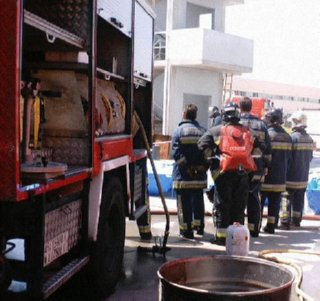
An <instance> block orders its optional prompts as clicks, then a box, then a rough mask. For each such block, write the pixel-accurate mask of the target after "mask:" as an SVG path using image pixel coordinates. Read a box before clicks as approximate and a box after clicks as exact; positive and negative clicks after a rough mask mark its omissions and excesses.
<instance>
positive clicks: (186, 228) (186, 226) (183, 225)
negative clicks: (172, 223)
mask: <svg viewBox="0 0 320 301" xmlns="http://www.w3.org/2000/svg"><path fill="white" fill-rule="evenodd" d="M179 229H180V230H181V231H187V230H188V225H187V224H186V223H182V224H180V225H179Z"/></svg>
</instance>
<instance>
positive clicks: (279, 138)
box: [261, 109, 292, 234]
mask: <svg viewBox="0 0 320 301" xmlns="http://www.w3.org/2000/svg"><path fill="white" fill-rule="evenodd" d="M267 119H268V120H269V124H268V133H269V136H270V139H271V148H272V151H271V157H272V158H271V163H270V165H269V169H268V174H267V175H266V177H265V180H264V183H263V184H262V186H261V211H262V212H263V207H264V204H265V201H266V199H268V220H267V224H266V226H265V227H264V228H263V230H264V232H267V233H271V234H273V233H274V231H275V228H276V227H277V224H278V220H279V211H280V203H281V193H282V192H284V191H285V190H286V175H287V169H288V164H289V160H290V159H291V147H292V142H291V137H290V135H289V134H288V133H287V132H286V131H285V130H284V129H283V128H282V126H281V124H282V123H283V121H282V111H281V110H279V109H276V110H274V111H272V112H270V113H268V114H267Z"/></svg>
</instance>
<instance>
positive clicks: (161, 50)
mask: <svg viewBox="0 0 320 301" xmlns="http://www.w3.org/2000/svg"><path fill="white" fill-rule="evenodd" d="M153 53H154V59H155V60H158V61H159V60H165V59H166V33H165V32H164V31H162V32H156V33H155V34H154V44H153Z"/></svg>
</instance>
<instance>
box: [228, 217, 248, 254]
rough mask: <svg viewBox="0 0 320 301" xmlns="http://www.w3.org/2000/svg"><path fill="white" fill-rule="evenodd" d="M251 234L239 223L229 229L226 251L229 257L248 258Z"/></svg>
mask: <svg viewBox="0 0 320 301" xmlns="http://www.w3.org/2000/svg"><path fill="white" fill-rule="evenodd" d="M249 243H250V232H249V230H248V228H247V227H246V226H244V225H241V224H240V223H238V222H235V223H233V225H230V226H229V227H228V229H227V240H226V251H227V254H228V255H238V256H248V253H249Z"/></svg>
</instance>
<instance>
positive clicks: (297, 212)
mask: <svg viewBox="0 0 320 301" xmlns="http://www.w3.org/2000/svg"><path fill="white" fill-rule="evenodd" d="M292 216H293V217H298V218H300V217H301V212H299V211H293V212H292Z"/></svg>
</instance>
